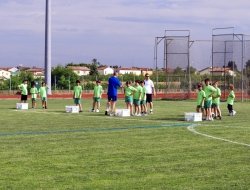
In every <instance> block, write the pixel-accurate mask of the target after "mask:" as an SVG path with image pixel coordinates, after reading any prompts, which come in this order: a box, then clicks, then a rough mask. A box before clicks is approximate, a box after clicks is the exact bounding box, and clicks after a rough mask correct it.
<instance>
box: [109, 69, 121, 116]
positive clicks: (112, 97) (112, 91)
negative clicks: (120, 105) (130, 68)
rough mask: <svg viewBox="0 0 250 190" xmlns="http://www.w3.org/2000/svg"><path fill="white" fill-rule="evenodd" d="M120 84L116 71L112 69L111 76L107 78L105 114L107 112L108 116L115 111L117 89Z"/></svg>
mask: <svg viewBox="0 0 250 190" xmlns="http://www.w3.org/2000/svg"><path fill="white" fill-rule="evenodd" d="M121 86H122V84H121V82H120V80H119V79H118V71H114V74H113V76H111V77H110V78H109V80H108V102H107V108H106V111H105V115H108V113H109V114H110V116H112V115H113V114H114V113H115V106H116V101H117V91H118V88H120V87H121Z"/></svg>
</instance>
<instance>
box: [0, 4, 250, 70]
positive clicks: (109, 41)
mask: <svg viewBox="0 0 250 190" xmlns="http://www.w3.org/2000/svg"><path fill="white" fill-rule="evenodd" d="M249 7H250V1H247V0H238V1H228V0H220V1H218V0H210V1H207V0H95V1H93V0H84V1H83V0H53V1H51V10H52V62H53V64H54V65H56V64H57V63H65V62H67V61H75V62H78V61H79V62H84V61H86V62H87V61H90V60H91V59H92V58H93V57H95V58H97V59H99V60H101V62H102V63H103V64H118V65H132V64H133V65H137V64H138V65H140V64H141V63H142V62H143V64H144V65H148V66H150V67H152V66H153V46H154V38H155V37H156V36H162V35H164V30H165V29H189V30H190V31H191V37H192V39H197V38H198V39H211V33H212V28H214V27H225V26H235V28H236V29H235V30H239V32H244V33H249V29H250V27H249V26H248V18H249V17H250V12H249V11H248V8H249ZM44 15H45V1H44V0H36V1H34V0H1V1H0V24H1V29H0V38H1V39H3V40H1V44H0V48H1V49H4V47H8V49H9V50H12V52H11V54H12V58H11V59H10V58H9V56H10V54H8V55H6V56H5V55H3V56H1V57H0V62H5V63H6V62H9V64H15V60H19V61H20V62H23V63H22V64H40V65H43V47H44ZM235 32H237V31H235ZM7 39H11V40H7ZM24 47H26V49H28V50H29V51H30V53H25V51H24V50H22V51H23V52H24V56H22V57H21V59H20V58H19V59H18V58H17V59H14V57H15V54H19V52H21V50H20V48H21V49H25V48H24ZM30 47H33V48H30ZM2 51H3V50H1V52H2ZM5 53H6V51H5ZM32 55H37V60H36V59H35V58H34V56H33V58H32V59H31V58H30V57H32ZM30 60H33V61H32V62H30V63H29V61H30Z"/></svg>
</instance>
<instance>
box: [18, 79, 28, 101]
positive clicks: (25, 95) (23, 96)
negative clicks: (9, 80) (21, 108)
mask: <svg viewBox="0 0 250 190" xmlns="http://www.w3.org/2000/svg"><path fill="white" fill-rule="evenodd" d="M27 86H28V81H27V80H24V81H23V83H22V84H20V85H18V88H19V90H20V91H21V103H26V101H27V99H28V89H27Z"/></svg>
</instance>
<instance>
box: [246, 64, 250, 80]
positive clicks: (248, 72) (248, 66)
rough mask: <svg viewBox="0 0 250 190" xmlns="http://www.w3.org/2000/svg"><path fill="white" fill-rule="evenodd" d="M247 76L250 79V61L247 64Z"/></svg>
mask: <svg viewBox="0 0 250 190" xmlns="http://www.w3.org/2000/svg"><path fill="white" fill-rule="evenodd" d="M246 75H247V77H248V78H250V60H248V61H247V62H246Z"/></svg>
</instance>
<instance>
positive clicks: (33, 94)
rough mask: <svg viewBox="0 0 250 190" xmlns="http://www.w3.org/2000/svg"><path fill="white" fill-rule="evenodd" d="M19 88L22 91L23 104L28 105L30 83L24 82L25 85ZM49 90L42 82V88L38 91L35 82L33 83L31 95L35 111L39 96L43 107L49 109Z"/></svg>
mask: <svg viewBox="0 0 250 190" xmlns="http://www.w3.org/2000/svg"><path fill="white" fill-rule="evenodd" d="M18 88H19V90H20V91H21V102H22V103H26V102H27V99H28V81H27V80H24V81H23V83H22V84H20V85H19V86H18ZM47 90H48V87H47V86H46V83H45V82H42V86H41V87H40V88H39V89H37V87H36V83H35V82H31V88H30V94H31V102H32V109H35V108H36V106H37V104H36V102H37V96H38V95H40V97H41V101H42V107H43V108H44V109H47Z"/></svg>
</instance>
